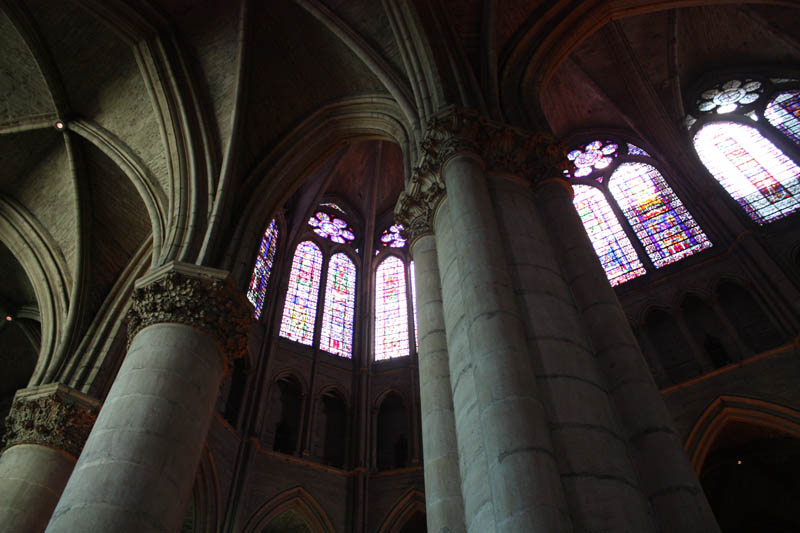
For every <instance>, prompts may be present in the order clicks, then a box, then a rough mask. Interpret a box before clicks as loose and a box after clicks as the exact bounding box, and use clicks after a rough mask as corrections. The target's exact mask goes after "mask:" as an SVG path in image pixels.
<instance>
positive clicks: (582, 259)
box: [536, 178, 719, 533]
mask: <svg viewBox="0 0 800 533" xmlns="http://www.w3.org/2000/svg"><path fill="white" fill-rule="evenodd" d="M536 192H537V201H538V205H539V206H540V208H541V213H542V220H543V221H544V222H545V224H546V225H547V227H548V230H549V233H550V237H551V240H552V242H553V245H554V248H555V249H556V250H557V253H558V255H559V259H560V262H561V265H562V268H563V270H564V274H565V276H566V279H567V283H568V284H569V285H570V287H571V289H572V293H573V295H574V297H575V303H576V305H577V307H578V310H579V312H580V314H581V316H582V317H583V320H584V323H585V327H586V328H587V331H588V333H589V335H590V337H591V340H592V344H593V347H594V351H595V355H596V356H597V360H598V362H599V364H600V367H601V369H602V370H603V373H604V374H605V376H606V381H607V383H608V386H609V395H610V396H611V398H612V401H613V403H614V405H615V407H616V411H617V413H618V415H619V419H620V422H621V425H622V429H623V431H624V433H625V438H626V440H627V441H628V446H629V450H630V454H631V459H632V461H633V464H634V466H635V467H636V470H637V472H638V474H639V479H640V482H641V486H642V489H643V490H644V492H645V495H646V497H647V498H648V500H649V502H650V505H651V506H652V508H653V511H654V514H655V518H656V522H657V523H658V525H659V527H660V529H661V531H682V532H683V531H685V532H698V533H700V532H714V531H719V527H718V526H717V523H716V520H715V519H714V515H713V514H712V512H711V509H710V507H709V505H708V502H707V501H706V498H705V495H704V494H703V491H702V489H701V488H700V483H699V482H698V481H697V477H696V476H695V474H694V472H693V471H692V468H691V466H690V464H689V460H688V458H687V457H686V453H685V452H684V451H683V447H682V446H681V442H680V438H679V437H678V435H677V434H676V432H675V430H674V429H673V427H672V421H671V419H670V417H669V413H668V412H667V409H666V406H665V405H664V401H663V400H662V398H661V396H660V394H659V392H658V389H657V388H656V386H655V383H654V382H653V378H652V376H651V374H650V371H649V370H648V368H647V364H646V363H645V361H644V357H643V356H642V353H641V351H640V349H639V346H638V344H637V343H636V339H635V337H634V335H633V332H632V331H631V328H630V325H629V324H628V320H627V317H626V316H625V312H624V311H623V309H622V306H621V305H620V303H619V300H617V297H616V294H615V293H614V290H613V289H612V288H611V285H610V284H609V283H608V279H607V277H606V275H605V272H604V270H603V268H602V266H601V265H600V262H599V260H598V259H597V255H596V253H595V251H594V248H593V247H592V245H591V242H590V241H589V237H588V236H587V235H586V231H585V230H584V228H583V224H582V223H581V221H580V218H579V217H578V214H577V212H576V211H575V209H574V207H573V205H572V188H571V186H570V185H569V183H567V182H566V180H564V179H562V178H550V179H545V180H542V181H541V182H540V183H539V184H538V187H537V191H536Z"/></svg>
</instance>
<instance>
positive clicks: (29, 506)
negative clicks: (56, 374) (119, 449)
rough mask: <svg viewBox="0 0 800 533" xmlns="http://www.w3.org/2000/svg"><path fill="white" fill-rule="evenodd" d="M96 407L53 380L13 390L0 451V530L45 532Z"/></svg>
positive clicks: (93, 418) (95, 404)
mask: <svg viewBox="0 0 800 533" xmlns="http://www.w3.org/2000/svg"><path fill="white" fill-rule="evenodd" d="M97 408H98V402H97V401H95V400H93V399H91V398H89V397H87V396H84V395H83V394H81V393H79V392H77V391H75V390H73V389H70V388H69V387H66V386H64V385H61V384H57V383H53V384H49V385H43V386H39V387H31V388H28V389H22V390H20V391H18V392H17V394H16V395H15V397H14V403H13V406H12V409H11V413H10V414H9V417H8V421H9V424H8V427H7V428H6V429H7V431H6V441H7V445H8V446H7V448H6V449H5V451H4V452H3V454H2V455H0V531H15V532H20V533H29V532H30V533H34V532H35V533H39V532H41V531H44V528H45V526H47V521H48V520H49V519H50V515H51V514H52V513H53V509H55V507H56V504H57V503H58V499H59V497H60V496H61V493H62V491H63V490H64V486H65V485H66V484H67V480H68V479H69V476H70V473H71V472H72V469H73V467H74V466H75V461H76V457H77V456H78V455H79V454H80V450H81V447H82V446H83V443H84V441H85V440H86V437H87V436H88V434H89V431H90V430H91V428H92V424H94V421H95V416H96V414H97Z"/></svg>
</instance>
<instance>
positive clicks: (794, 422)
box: [684, 396, 800, 474]
mask: <svg viewBox="0 0 800 533" xmlns="http://www.w3.org/2000/svg"><path fill="white" fill-rule="evenodd" d="M730 422H745V423H748V424H753V425H756V426H763V427H767V428H770V429H775V430H779V431H783V432H784V433H788V434H789V435H791V436H793V437H796V438H800V411H796V410H794V409H791V408H789V407H784V406H782V405H778V404H775V403H772V402H767V401H764V400H758V399H755V398H745V397H742V396H720V397H718V398H717V399H716V400H714V401H713V402H712V403H711V404H710V405H709V406H708V407H707V408H706V410H705V411H704V412H703V414H702V415H700V418H699V419H698V420H697V422H696V423H695V425H694V427H693V428H692V430H691V432H690V433H689V437H688V438H687V439H686V444H685V445H684V449H685V450H686V453H687V454H688V455H689V459H690V461H691V463H692V468H693V469H694V471H695V472H696V473H697V474H700V471H701V470H702V468H703V463H704V462H705V459H706V457H707V456H708V453H709V451H710V449H711V446H712V445H713V444H714V441H715V440H716V438H717V436H718V435H719V434H720V432H721V431H722V429H723V428H724V427H725V426H726V425H727V424H728V423H730Z"/></svg>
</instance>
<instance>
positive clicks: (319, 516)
mask: <svg viewBox="0 0 800 533" xmlns="http://www.w3.org/2000/svg"><path fill="white" fill-rule="evenodd" d="M288 511H294V512H295V513H297V514H298V515H299V516H300V517H301V518H302V519H303V522H305V524H306V525H307V526H308V528H309V529H310V530H311V531H313V532H314V533H334V531H335V530H334V528H333V523H332V522H331V521H330V519H329V518H328V515H327V514H326V513H325V510H324V509H323V508H322V506H321V505H320V504H319V503H318V502H317V500H315V499H314V497H313V496H311V494H309V493H308V492H306V491H305V490H304V489H303V488H301V487H295V488H292V489H289V490H286V491H284V492H281V493H280V494H278V495H277V496H275V497H274V498H272V499H271V500H270V501H268V502H267V503H265V504H264V505H262V506H261V508H260V509H259V510H257V511H256V512H255V513H253V516H252V517H251V518H250V519H249V520H248V521H247V523H246V524H245V526H244V528H243V529H242V533H261V531H262V530H264V528H266V527H267V526H268V525H269V524H270V523H271V522H272V521H273V520H275V519H276V518H278V517H279V516H280V515H282V514H283V513H286V512H288Z"/></svg>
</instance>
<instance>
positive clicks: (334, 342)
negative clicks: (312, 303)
mask: <svg viewBox="0 0 800 533" xmlns="http://www.w3.org/2000/svg"><path fill="white" fill-rule="evenodd" d="M355 307H356V266H355V265H354V264H353V262H352V261H351V260H350V258H349V257H347V255H346V254H343V253H338V254H335V255H334V256H333V257H331V259H330V261H329V262H328V283H327V285H326V286H325V310H324V311H323V314H322V333H321V334H320V340H319V343H320V347H321V348H322V349H323V350H325V351H326V352H329V353H332V354H334V355H340V356H342V357H347V358H350V357H352V355H353V316H354V312H355Z"/></svg>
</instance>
